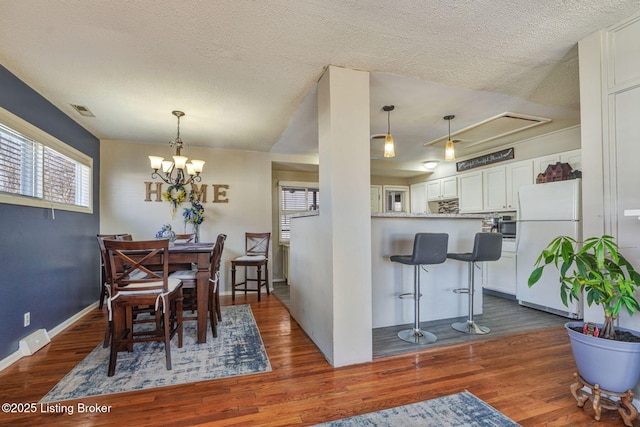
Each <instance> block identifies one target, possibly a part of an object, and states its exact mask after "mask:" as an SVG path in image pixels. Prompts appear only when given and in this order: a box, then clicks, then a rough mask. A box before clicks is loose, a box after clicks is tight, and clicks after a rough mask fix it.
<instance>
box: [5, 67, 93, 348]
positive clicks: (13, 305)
mask: <svg viewBox="0 0 640 427" xmlns="http://www.w3.org/2000/svg"><path fill="white" fill-rule="evenodd" d="M0 106H1V107H2V108H4V109H6V110H8V111H10V112H12V113H13V114H15V115H17V116H19V117H21V118H22V119H24V120H26V121H27V122H29V123H31V124H32V125H34V126H36V127H38V128H40V129H41V130H43V131H45V132H47V133H49V134H50V135H52V136H54V137H56V138H58V139H59V140H61V141H63V142H65V143H66V144H68V145H70V146H72V147H74V148H76V149H78V150H79V151H81V152H83V153H85V154H86V155H88V156H90V157H92V158H93V214H82V213H76V212H68V211H62V210H56V211H55V219H54V218H53V216H52V213H51V209H43V208H34V207H26V206H18V205H10V204H4V203H0V360H1V359H4V358H6V357H7V356H9V355H11V354H13V353H14V352H16V351H17V350H18V349H19V342H20V340H21V339H22V338H24V337H25V336H27V335H29V334H30V333H32V332H33V331H35V330H36V329H40V328H46V329H47V330H51V329H52V328H54V327H56V326H58V325H59V324H60V323H62V322H64V321H65V320H67V319H69V318H70V317H71V316H73V315H75V314H77V313H78V312H79V311H81V310H83V309H84V308H86V307H87V306H89V305H90V304H92V303H94V302H95V301H96V300H97V298H98V292H99V282H100V277H99V276H100V274H99V273H100V265H99V254H98V246H97V243H96V234H98V233H99V229H100V214H99V212H100V203H99V199H100V198H99V188H100V186H99V184H100V141H99V140H98V139H97V138H95V137H94V136H93V135H91V134H90V133H89V132H87V131H86V130H85V129H84V128H82V127H81V126H79V125H78V124H77V123H76V122H74V121H73V120H72V119H71V118H69V117H68V116H67V115H65V114H64V113H63V112H62V111H60V110H58V109H57V108H56V107H55V106H53V105H52V104H51V103H50V102H49V101H47V100H46V99H45V98H43V97H42V96H40V95H39V94H38V93H37V92H36V91H34V90H33V89H31V88H30V87H29V86H27V85H26V84H24V83H23V82H22V81H21V80H20V79H18V78H17V77H16V76H14V75H13V74H12V73H10V72H9V71H8V70H7V69H6V68H4V67H2V66H0ZM26 312H30V313H31V325H30V326H28V327H26V328H25V327H23V316H24V313H26Z"/></svg>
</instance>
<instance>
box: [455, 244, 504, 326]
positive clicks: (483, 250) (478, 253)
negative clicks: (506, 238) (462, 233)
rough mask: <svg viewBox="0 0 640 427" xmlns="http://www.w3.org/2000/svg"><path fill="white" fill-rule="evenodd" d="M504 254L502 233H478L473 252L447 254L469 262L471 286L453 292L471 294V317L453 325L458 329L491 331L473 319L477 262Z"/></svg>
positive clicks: (494, 259)
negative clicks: (474, 270) (474, 269)
mask: <svg viewBox="0 0 640 427" xmlns="http://www.w3.org/2000/svg"><path fill="white" fill-rule="evenodd" d="M501 255H502V234H500V233H476V237H475V240H474V242H473V252H472V253H464V254H447V258H449V259H455V260H458V261H464V262H467V263H469V287H468V288H462V289H454V290H453V292H456V293H463V294H469V318H468V319H467V321H466V322H455V323H453V324H452V325H451V327H452V328H453V329H455V330H456V331H460V332H464V333H467V334H476V335H484V334H488V333H489V332H491V329H489V328H487V327H486V326H480V325H478V324H476V322H474V321H473V294H474V293H475V287H474V284H475V283H474V282H475V281H474V274H473V267H475V265H476V262H484V261H497V260H499V259H500V256H501Z"/></svg>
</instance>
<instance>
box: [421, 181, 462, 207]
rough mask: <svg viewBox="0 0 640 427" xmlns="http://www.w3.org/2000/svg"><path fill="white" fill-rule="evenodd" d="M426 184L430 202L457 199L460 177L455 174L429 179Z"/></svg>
mask: <svg viewBox="0 0 640 427" xmlns="http://www.w3.org/2000/svg"><path fill="white" fill-rule="evenodd" d="M426 184H427V200H428V201H430V202H437V201H439V200H448V199H455V198H456V197H458V178H457V177H455V176H449V177H447V178H440V179H434V180H431V181H427V182H426Z"/></svg>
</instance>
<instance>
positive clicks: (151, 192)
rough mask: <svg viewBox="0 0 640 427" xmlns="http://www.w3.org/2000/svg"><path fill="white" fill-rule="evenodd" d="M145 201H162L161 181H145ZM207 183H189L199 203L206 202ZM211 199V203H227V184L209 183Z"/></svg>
mask: <svg viewBox="0 0 640 427" xmlns="http://www.w3.org/2000/svg"><path fill="white" fill-rule="evenodd" d="M144 185H145V199H144V201H145V202H162V191H163V190H162V185H163V183H162V182H149V181H145V183H144ZM208 187H209V186H208V185H207V184H200V185H198V184H191V190H192V191H193V192H194V193H195V194H196V196H197V197H198V199H199V200H200V203H207V194H208ZM211 189H212V193H211V194H212V200H211V203H229V198H228V197H227V193H228V190H229V184H211Z"/></svg>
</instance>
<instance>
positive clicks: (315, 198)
mask: <svg viewBox="0 0 640 427" xmlns="http://www.w3.org/2000/svg"><path fill="white" fill-rule="evenodd" d="M316 185H317V184H316ZM319 195H320V192H319V190H318V188H314V187H311V186H309V187H306V186H301V185H300V186H299V185H296V186H293V185H281V186H280V241H288V240H289V238H290V237H291V215H293V214H298V213H301V212H308V211H315V210H318V209H319V207H320V198H319Z"/></svg>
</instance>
